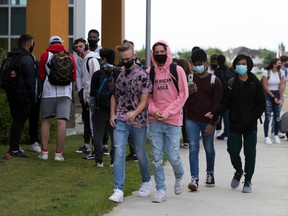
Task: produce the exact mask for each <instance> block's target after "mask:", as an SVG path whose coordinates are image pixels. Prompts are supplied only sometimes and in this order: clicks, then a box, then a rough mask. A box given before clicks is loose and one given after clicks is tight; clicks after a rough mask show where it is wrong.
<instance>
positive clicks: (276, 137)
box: [274, 135, 281, 144]
mask: <svg viewBox="0 0 288 216" xmlns="http://www.w3.org/2000/svg"><path fill="white" fill-rule="evenodd" d="M274 142H275V144H281V141H280V139H279V136H278V135H275V136H274Z"/></svg>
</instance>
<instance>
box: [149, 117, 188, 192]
mask: <svg viewBox="0 0 288 216" xmlns="http://www.w3.org/2000/svg"><path fill="white" fill-rule="evenodd" d="M180 133H181V127H180V126H174V125H171V124H167V123H164V122H161V121H156V122H153V123H151V124H150V132H149V134H150V144H151V147H152V153H151V154H152V164H153V171H154V178H155V183H156V190H166V185H165V174H164V169H163V155H164V151H165V153H166V156H167V160H168V161H169V163H170V164H171V166H172V168H173V171H174V176H175V178H180V177H182V176H183V175H184V170H183V167H182V162H181V159H180V154H179V148H180Z"/></svg>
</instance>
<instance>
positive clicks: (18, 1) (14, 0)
mask: <svg viewBox="0 0 288 216" xmlns="http://www.w3.org/2000/svg"><path fill="white" fill-rule="evenodd" d="M11 4H12V5H26V4H27V0H11Z"/></svg>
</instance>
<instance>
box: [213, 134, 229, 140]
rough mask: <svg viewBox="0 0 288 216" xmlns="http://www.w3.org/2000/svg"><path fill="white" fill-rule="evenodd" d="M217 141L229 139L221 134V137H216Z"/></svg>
mask: <svg viewBox="0 0 288 216" xmlns="http://www.w3.org/2000/svg"><path fill="white" fill-rule="evenodd" d="M216 139H217V140H227V139H228V137H226V136H224V135H223V134H221V135H220V136H217V137H216Z"/></svg>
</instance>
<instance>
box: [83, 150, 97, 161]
mask: <svg viewBox="0 0 288 216" xmlns="http://www.w3.org/2000/svg"><path fill="white" fill-rule="evenodd" d="M82 159H84V160H94V159H95V154H94V152H92V153H91V154H89V155H86V156H85V157H83V158H82Z"/></svg>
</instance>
